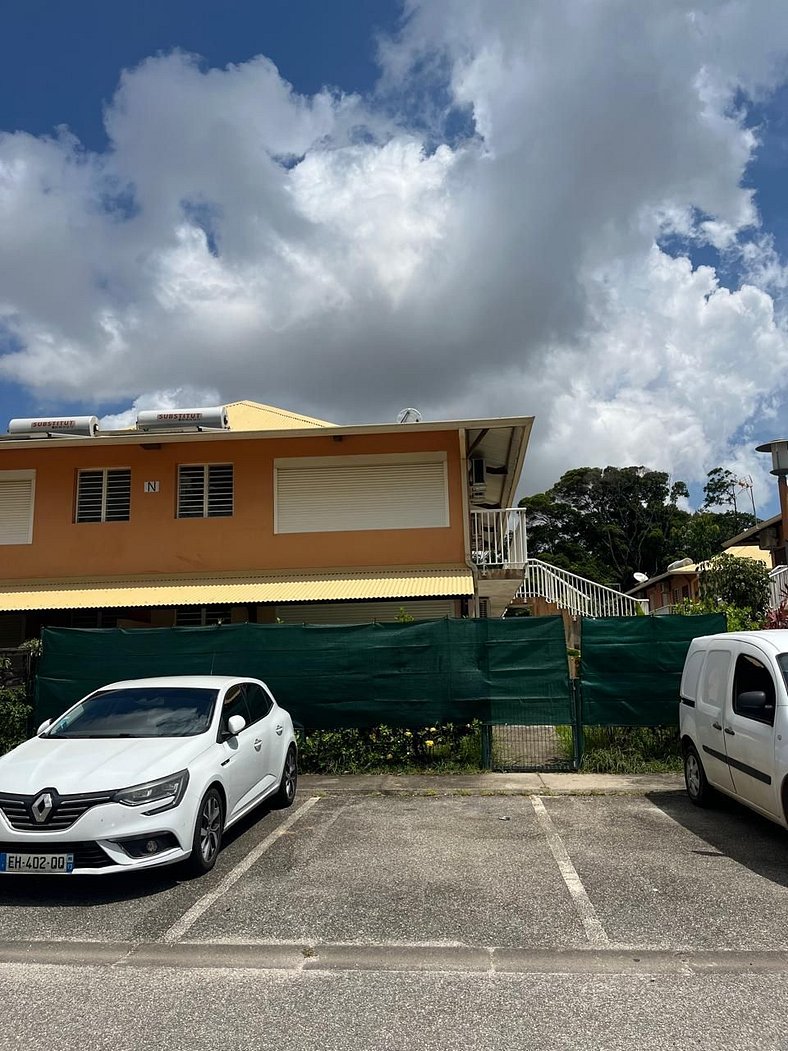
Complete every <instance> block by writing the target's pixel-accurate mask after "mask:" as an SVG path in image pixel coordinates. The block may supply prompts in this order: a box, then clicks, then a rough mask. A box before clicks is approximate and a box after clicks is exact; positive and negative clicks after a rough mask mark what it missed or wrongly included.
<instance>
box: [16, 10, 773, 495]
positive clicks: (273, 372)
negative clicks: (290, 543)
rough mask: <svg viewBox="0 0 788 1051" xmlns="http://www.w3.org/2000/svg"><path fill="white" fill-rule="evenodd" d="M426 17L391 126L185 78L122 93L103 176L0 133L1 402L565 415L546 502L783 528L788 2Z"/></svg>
mask: <svg viewBox="0 0 788 1051" xmlns="http://www.w3.org/2000/svg"><path fill="white" fill-rule="evenodd" d="M405 16H406V17H405V19H404V22H403V28H402V31H401V33H400V34H399V35H398V36H397V37H396V38H394V39H391V40H388V41H386V42H384V43H383V44H382V45H381V50H380V62H381V80H380V84H379V87H378V89H377V91H376V92H374V93H373V94H371V95H370V96H369V97H367V98H361V97H358V96H355V95H342V94H339V93H337V92H329V91H323V92H320V93H319V94H317V95H315V96H311V97H305V96H303V95H299V94H298V93H297V92H296V91H294V89H293V88H292V87H291V86H290V85H289V84H287V83H286V82H285V81H283V79H282V78H281V77H280V75H279V73H278V72H277V70H276V68H275V67H274V66H273V64H272V63H271V62H270V61H269V60H268V59H267V58H265V57H259V58H256V59H254V60H252V61H249V62H246V63H243V64H240V65H234V66H229V67H227V68H226V69H222V70H218V69H208V70H205V69H203V68H202V67H201V66H200V65H199V64H198V63H197V62H196V61H195V60H194V59H192V58H190V57H189V56H186V55H183V54H180V53H174V54H171V55H166V56H160V57H157V58H151V59H149V60H147V61H146V62H144V63H143V64H142V65H140V66H139V67H138V68H136V69H133V70H128V71H126V72H125V73H124V74H123V76H122V78H121V82H120V86H119V88H118V91H117V94H116V95H115V97H114V99H112V100H111V102H110V103H109V105H108V106H107V110H106V128H107V133H108V137H109V146H108V148H107V150H106V151H105V152H103V153H101V154H95V153H90V152H86V151H85V150H84V149H83V148H82V147H81V146H80V144H79V143H78V142H77V141H76V140H75V139H74V138H73V137H72V136H71V135H70V134H69V133H68V132H67V131H63V132H61V133H59V135H58V136H56V137H54V138H49V139H43V138H35V137H33V136H30V135H26V134H24V133H16V134H11V135H2V136H0V228H1V229H2V232H3V236H2V238H0V332H5V333H6V335H7V336H9V337H10V349H9V350H8V351H7V352H6V353H4V354H3V355H2V356H0V381H5V382H6V383H7V384H12V385H13V384H19V385H21V386H23V387H24V388H26V389H27V390H28V391H30V392H31V393H32V394H33V395H34V396H35V397H38V398H41V399H47V400H49V401H50V402H51V401H52V400H56V399H61V400H63V401H71V402H80V403H81V404H84V405H85V407H86V409H89V408H90V407H91V406H92V405H98V404H101V403H103V404H107V403H109V402H112V403H118V402H123V401H124V400H125V401H127V402H128V403H129V404H131V403H134V405H135V406H136V407H140V406H143V407H144V406H146V405H149V404H152V403H153V402H155V400H156V399H158V400H159V401H160V402H162V403H164V402H166V403H168V404H172V403H173V402H174V401H177V400H178V399H179V398H185V399H186V400H191V401H194V400H196V399H195V398H192V397H189V395H191V394H197V393H199V392H204V393H206V395H207V394H208V393H210V394H211V398H210V399H208V400H210V401H218V400H223V401H227V400H233V399H235V398H237V397H242V396H243V397H257V398H259V399H260V400H262V401H265V402H268V403H279V404H282V405H284V406H286V407H290V408H293V409H298V410H301V411H305V412H309V413H312V414H314V415H317V416H320V417H323V418H333V419H336V420H337V421H338V422H342V421H350V420H353V421H361V420H369V421H375V420H385V421H388V420H393V419H394V417H395V415H396V412H397V410H398V409H400V408H402V407H403V406H404V405H410V404H414V405H417V406H418V407H419V408H420V409H421V411H422V413H423V414H424V415H425V417H427V418H439V417H444V416H465V415H471V416H490V415H507V414H531V413H534V414H536V416H537V427H536V430H535V434H534V440H533V445H532V449H531V452H530V453H529V460H528V486H529V488H530V489H534V488H540V487H542V486H546V485H549V484H551V482H552V481H554V480H555V477H556V476H557V475H558V474H559V473H560V472H561V471H562V470H564V469H566V468H567V467H570V466H576V465H579V464H583V463H596V464H606V463H615V464H619V465H622V464H624V463H631V462H638V463H641V462H642V463H646V464H648V465H650V466H654V467H660V468H664V469H667V470H669V471H671V472H673V473H674V475H675V476H676V477H685V478H687V479H688V480H693V479H695V480H697V479H699V478H702V477H703V475H704V473H705V471H706V470H707V469H708V468H709V467H712V466H715V465H716V464H717V463H725V464H733V465H735V466H736V468H737V470H741V471H744V470H747V469H748V470H749V472H750V473H753V474H754V475H757V477H758V479H759V485H760V486H761V488H762V489H763V492H762V493H759V496H760V498H761V499H762V500H767V499H768V498H769V496H770V494H769V492H768V491H767V489H768V484H767V483H764V482H763V472H762V471H761V468H760V466H757V465H756V464H755V460H754V458H753V457H752V455H751V448H752V444H753V443H754V442H755V441H757V440H761V439H762V438H764V437H767V438H768V437H770V436H771V434H765V435H764V434H763V433H761V430H759V428H762V427H768V428H769V429H771V428H772V427H775V428H776V429H777V430H779V429H780V427H779V426H778V423H779V417H780V413H781V412H782V410H783V405H784V399H785V390H784V385H783V380H782V376H783V375H784V374H785V365H786V361H787V359H788V335H787V334H786V324H785V316H784V303H783V300H784V291H785V287H786V280H785V276H784V274H785V270H784V263H783V261H782V260H781V258H780V256H779V253H778V252H777V250H776V249H775V246H774V243H773V241H772V240H771V239H770V236H769V231H765V230H763V229H762V228H761V225H760V217H759V214H758V207H757V205H758V201H757V196H756V195H755V194H754V191H753V190H752V188H749V187H748V186H747V185H746V174H747V168H748V165H749V164H750V162H751V160H752V158H753V156H754V155H755V152H756V151H757V150H758V148H759V140H758V130H757V128H753V127H751V126H750V122H749V116H748V113H749V107H750V105H751V104H752V102H753V101H755V100H758V101H763V100H764V99H768V97H769V94H770V92H772V91H773V90H775V89H776V88H777V87H778V86H779V85H780V84H781V83H782V82H783V81H784V80H785V79H786V77H788V66H787V65H786V59H787V58H788V6H786V5H785V4H784V3H783V2H777V0H762V2H761V3H759V4H756V5H753V4H751V3H744V2H742V0H666V2H665V3H661V4H653V5H644V4H632V3H631V2H629V0H596V2H595V3H593V4H590V3H587V2H586V0H551V3H549V4H540V3H535V2H525V0H409V2H408V3H407V4H406V6H405ZM451 129H453V130H451ZM458 129H459V130H458ZM670 237H672V238H674V239H675V238H676V237H679V238H683V239H685V240H686V242H687V243H688V244H692V245H694V246H696V247H697V246H702V245H709V246H712V247H714V248H716V249H717V250H719V251H722V252H723V253H725V256H726V258H728V259H734V258H735V259H737V260H738V261H739V269H740V272H741V274H742V279H741V281H740V282H737V283H736V284H731V285H730V287H726V285H725V284H724V283H723V282H722V280H721V278H720V275H719V274H718V273H717V272H715V270H714V269H713V268H711V267H708V266H702V267H696V268H693V266H692V265H691V263H690V262H689V260H688V259H687V258H685V257H684V256H683V255H682V254H681V253H680V252H679V251H678V250H677V249H676V248H673V249H671V248H670V247H668V246H669V245H670V244H671V243H672V242H671V240H669V238H670ZM157 392H158V393H157ZM168 392H169V393H168ZM130 411H131V410H130ZM126 418H127V416H126V415H125V414H121V416H120V417H118V419H126Z"/></svg>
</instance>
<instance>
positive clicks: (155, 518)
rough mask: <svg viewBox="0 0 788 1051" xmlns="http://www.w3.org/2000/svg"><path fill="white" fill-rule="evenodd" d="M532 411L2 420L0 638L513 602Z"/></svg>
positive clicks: (236, 411)
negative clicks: (112, 426) (360, 419)
mask: <svg viewBox="0 0 788 1051" xmlns="http://www.w3.org/2000/svg"><path fill="white" fill-rule="evenodd" d="M532 422H533V420H532V418H531V417H518V418H511V419H493V420H462V421H444V422H418V423H410V424H375V425H359V426H342V427H340V426H334V425H332V424H330V423H328V422H326V421H323V420H317V419H313V418H309V417H304V416H299V415H298V414H295V413H290V412H287V411H286V410H283V409H279V408H275V407H272V406H266V405H260V404H257V403H255V402H251V401H239V402H235V403H233V404H231V405H228V406H226V407H221V408H217V409H198V410H178V411H177V412H161V413H148V414H141V415H140V417H139V418H138V420H137V426H136V427H134V428H130V429H128V430H118V431H100V430H99V429H98V428H97V426H96V421H95V418H80V419H76V420H75V419H73V418H61V419H55V418H53V419H49V420H38V421H16V422H14V423H13V426H12V427H11V431H12V433H9V434H8V435H6V436H3V438H2V439H0V646H3V645H5V646H13V645H17V644H18V643H19V642H20V641H22V639H24V638H30V637H33V636H36V635H38V633H39V631H40V629H41V627H42V626H44V625H52V626H58V625H59V626H74V627H105V626H106V627H114V626H121V627H149V626H171V625H184V626H186V625H202V624H211V623H218V622H220V621H226V620H229V621H233V622H242V621H247V620H248V621H257V622H273V621H276V620H282V621H290V622H293V621H297V622H302V621H303V622H323V623H331V622H344V623H348V622H361V621H369V620H373V619H378V620H386V619H396V617H397V615H398V614H399V611H400V610H401V609H404V610H405V611H406V612H407V614H408V615H410V616H412V617H414V618H416V619H421V618H425V617H426V618H429V617H444V616H449V617H458V616H462V615H465V614H469V615H472V616H473V615H484V614H485V613H489V615H493V616H494V615H498V616H500V615H502V614H503V611H504V610H505V608H506V606H507V604H508V603H509V602H510V601H511V600H512V598H513V597H514V594H515V592H516V591H517V589H518V587H519V586H520V585H521V583H522V568H523V565H524V563H525V557H526V556H525V526H524V517H523V515H524V513H523V512H522V511H521V510H520V509H512V510H509V504H510V503H511V502H512V498H513V494H514V491H515V488H516V486H517V483H518V481H519V478H520V474H521V471H522V467H523V460H524V457H525V452H526V448H527V444H528V439H529V436H530V431H531V425H532Z"/></svg>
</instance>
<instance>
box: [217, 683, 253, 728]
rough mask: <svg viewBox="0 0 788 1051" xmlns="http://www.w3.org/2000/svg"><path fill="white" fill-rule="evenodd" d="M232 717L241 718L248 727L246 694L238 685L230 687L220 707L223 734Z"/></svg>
mask: <svg viewBox="0 0 788 1051" xmlns="http://www.w3.org/2000/svg"><path fill="white" fill-rule="evenodd" d="M234 715H240V716H242V717H243V720H244V722H245V723H246V725H247V726H248V725H249V709H248V707H247V705H246V693H245V691H244V688H243V686H242V685H241V684H240V683H238V685H236V686H231V687H230V688H229V690H228V691H227V693H226V694H225V695H224V704H223V705H222V729H223V730H224V731H225V732H226V731H227V724H228V723H229V721H230V719H232V717H233V716H234Z"/></svg>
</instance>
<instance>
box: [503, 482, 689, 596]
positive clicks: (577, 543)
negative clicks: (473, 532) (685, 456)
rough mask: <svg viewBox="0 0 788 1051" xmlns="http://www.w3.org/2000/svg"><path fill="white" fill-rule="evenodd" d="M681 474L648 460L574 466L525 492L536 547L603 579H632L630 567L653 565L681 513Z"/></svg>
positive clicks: (654, 568)
mask: <svg viewBox="0 0 788 1051" xmlns="http://www.w3.org/2000/svg"><path fill="white" fill-rule="evenodd" d="M687 496H688V492H687V487H686V485H684V483H683V482H675V483H671V481H670V476H669V475H668V474H667V473H666V472H664V471H652V470H649V469H648V468H646V467H634V466H633V467H605V468H599V467H578V468H575V469H574V470H571V471H567V472H566V474H564V475H562V477H561V478H560V479H559V480H558V481H557V482H556V484H555V485H554V486H553V487H552V488H551V489H548V490H547V491H546V492H544V493H538V494H537V495H535V496H530V497H526V498H525V499H524V500H521V501H520V506H521V507H525V508H526V510H527V511H528V544H529V550H530V551H531V553H532V554H533V555H535V556H536V557H539V558H544V559H545V560H546V561H550V562H552V563H553V564H555V565H558V566H561V567H563V568H566V569H570V570H572V571H573V572H575V573H579V574H580V575H581V576H586V577H589V578H591V579H592V580H596V581H598V582H600V583H605V584H610V583H613V584H616V585H618V586H620V587H623V588H628V587H631V585H632V574H633V573H635V572H644V573H648V574H649V575H653V574H655V573H656V572H658V570H659V568H660V567H661V565H662V564H663V563H664V561H665V558H666V555H667V553H668V552H669V550H670V539H669V538H670V537H671V535H672V534H673V533H674V532H675V530H676V528H677V526H678V523H679V521H680V520H683V519H686V518H689V517H690V516H689V514H688V512H686V511H683V510H681V509H680V508H679V507H678V505H677V501H678V500H679V498H680V497H687Z"/></svg>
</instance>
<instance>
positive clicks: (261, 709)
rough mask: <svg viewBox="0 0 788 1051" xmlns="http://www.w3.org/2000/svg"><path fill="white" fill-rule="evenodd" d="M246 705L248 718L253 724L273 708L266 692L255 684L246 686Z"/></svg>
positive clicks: (251, 683)
mask: <svg viewBox="0 0 788 1051" xmlns="http://www.w3.org/2000/svg"><path fill="white" fill-rule="evenodd" d="M246 703H247V704H248V705H249V716H250V718H251V720H252V722H253V723H256V722H257V721H258V719H264V718H265V717H266V715H268V713H269V712H270V711H271V708H272V707H273V705H272V704H271V698H270V697H269V696H268V694H267V693H266V691H265V690H264V689H263V688H262V686H258V685H257V683H255V682H248V683H247V684H246Z"/></svg>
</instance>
